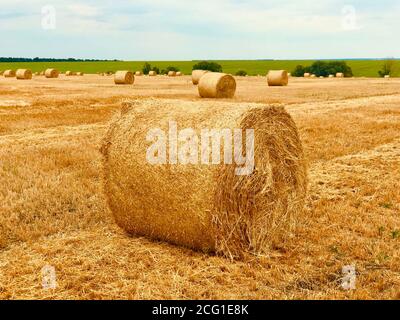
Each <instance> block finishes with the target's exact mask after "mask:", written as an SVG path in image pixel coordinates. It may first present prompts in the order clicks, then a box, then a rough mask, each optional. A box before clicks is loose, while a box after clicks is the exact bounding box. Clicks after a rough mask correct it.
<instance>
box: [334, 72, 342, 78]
mask: <svg viewBox="0 0 400 320" xmlns="http://www.w3.org/2000/svg"><path fill="white" fill-rule="evenodd" d="M336 78H344V74H343V73H342V72H338V73H336Z"/></svg>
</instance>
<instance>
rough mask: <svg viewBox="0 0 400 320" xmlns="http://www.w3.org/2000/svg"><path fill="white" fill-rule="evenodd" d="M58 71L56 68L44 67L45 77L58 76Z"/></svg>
mask: <svg viewBox="0 0 400 320" xmlns="http://www.w3.org/2000/svg"><path fill="white" fill-rule="evenodd" d="M59 74H60V72H59V71H58V70H57V69H46V71H45V73H44V75H45V76H46V78H58V76H59Z"/></svg>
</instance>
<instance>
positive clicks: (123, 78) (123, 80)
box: [114, 71, 135, 84]
mask: <svg viewBox="0 0 400 320" xmlns="http://www.w3.org/2000/svg"><path fill="white" fill-rule="evenodd" d="M114 82H115V84H133V83H134V82H135V76H134V75H133V73H132V72H130V71H117V72H116V73H115V75H114Z"/></svg>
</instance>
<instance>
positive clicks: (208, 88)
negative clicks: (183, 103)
mask: <svg viewBox="0 0 400 320" xmlns="http://www.w3.org/2000/svg"><path fill="white" fill-rule="evenodd" d="M198 89H199V95H200V97H202V98H232V97H233V96H234V95H235V92H236V80H235V78H234V77H232V76H231V75H229V74H226V73H218V72H208V73H206V74H204V75H203V76H202V77H201V78H200V81H199V85H198Z"/></svg>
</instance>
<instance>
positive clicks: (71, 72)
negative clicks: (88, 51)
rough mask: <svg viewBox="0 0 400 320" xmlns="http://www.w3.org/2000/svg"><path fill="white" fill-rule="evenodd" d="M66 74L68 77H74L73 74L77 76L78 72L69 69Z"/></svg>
mask: <svg viewBox="0 0 400 320" xmlns="http://www.w3.org/2000/svg"><path fill="white" fill-rule="evenodd" d="M65 75H66V76H67V77H72V76H75V75H76V73H75V72H73V71H67V72H66V73H65Z"/></svg>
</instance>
